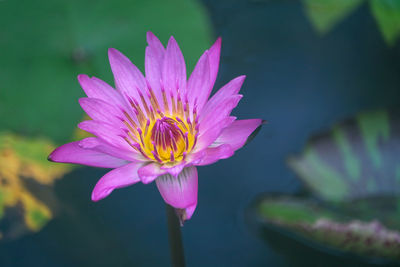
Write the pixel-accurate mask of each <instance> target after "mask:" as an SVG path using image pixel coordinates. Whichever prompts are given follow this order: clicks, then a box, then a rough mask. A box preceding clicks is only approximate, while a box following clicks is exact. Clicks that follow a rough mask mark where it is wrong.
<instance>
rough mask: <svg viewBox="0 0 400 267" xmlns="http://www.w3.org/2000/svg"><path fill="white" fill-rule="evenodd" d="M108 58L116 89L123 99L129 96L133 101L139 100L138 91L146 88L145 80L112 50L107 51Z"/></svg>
mask: <svg viewBox="0 0 400 267" xmlns="http://www.w3.org/2000/svg"><path fill="white" fill-rule="evenodd" d="M108 57H109V60H110V65H111V69H112V72H113V74H114V80H115V85H116V87H117V89H118V90H120V91H121V93H122V95H123V96H124V97H127V96H130V97H133V98H134V99H140V98H139V97H140V96H139V94H138V90H144V88H146V80H145V79H144V77H143V74H142V73H141V72H140V70H139V69H138V68H137V67H136V66H135V65H133V63H132V62H131V61H130V60H129V59H128V58H127V57H125V56H124V55H123V54H122V53H121V52H119V51H118V50H116V49H114V48H110V49H108Z"/></svg>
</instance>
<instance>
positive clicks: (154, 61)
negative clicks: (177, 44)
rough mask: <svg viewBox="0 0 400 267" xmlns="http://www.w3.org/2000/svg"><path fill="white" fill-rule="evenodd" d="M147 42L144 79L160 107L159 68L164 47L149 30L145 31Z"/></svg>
mask: <svg viewBox="0 0 400 267" xmlns="http://www.w3.org/2000/svg"><path fill="white" fill-rule="evenodd" d="M147 43H148V44H149V46H147V47H146V56H145V71H146V79H147V81H148V82H149V84H150V86H151V88H152V89H153V91H154V94H155V95H156V97H157V100H158V103H159V104H160V105H161V107H163V106H164V103H163V98H162V93H161V84H160V81H161V78H162V74H161V70H162V66H163V62H164V54H165V48H164V46H163V45H162V44H161V42H160V40H158V38H157V37H156V36H155V35H154V34H153V33H151V32H147Z"/></svg>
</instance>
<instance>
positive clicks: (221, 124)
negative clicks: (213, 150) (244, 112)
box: [194, 117, 236, 152]
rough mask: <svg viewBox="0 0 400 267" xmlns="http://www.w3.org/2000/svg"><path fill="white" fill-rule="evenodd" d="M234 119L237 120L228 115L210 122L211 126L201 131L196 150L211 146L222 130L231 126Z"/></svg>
mask: <svg viewBox="0 0 400 267" xmlns="http://www.w3.org/2000/svg"><path fill="white" fill-rule="evenodd" d="M234 120H236V117H226V118H223V119H221V120H216V121H215V122H214V123H213V124H210V125H209V128H208V129H207V130H206V131H203V132H201V134H200V135H199V137H198V138H197V144H196V147H195V149H194V152H198V151H201V150H203V149H205V148H207V147H208V146H210V145H211V144H212V143H213V142H214V141H215V140H216V139H217V138H218V136H219V135H220V134H221V132H222V130H223V129H224V128H225V127H227V126H229V125H230V124H231V123H232V122H233V121H234Z"/></svg>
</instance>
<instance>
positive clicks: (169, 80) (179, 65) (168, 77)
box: [162, 36, 187, 98]
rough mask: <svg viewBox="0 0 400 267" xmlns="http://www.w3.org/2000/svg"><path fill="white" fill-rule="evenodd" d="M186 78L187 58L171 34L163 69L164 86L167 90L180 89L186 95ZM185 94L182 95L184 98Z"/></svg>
mask: <svg viewBox="0 0 400 267" xmlns="http://www.w3.org/2000/svg"><path fill="white" fill-rule="evenodd" d="M186 79H187V78H186V65H185V59H184V58H183V55H182V52H181V49H180V48H179V46H178V44H177V43H176V41H175V39H174V37H172V36H171V38H170V39H169V41H168V45H167V51H166V53H165V58H164V62H163V69H162V80H163V83H164V86H165V88H166V90H171V91H172V92H176V91H177V89H179V90H180V92H181V93H182V94H183V95H185V93H186ZM175 95H176V94H175ZM183 95H181V97H182V98H183Z"/></svg>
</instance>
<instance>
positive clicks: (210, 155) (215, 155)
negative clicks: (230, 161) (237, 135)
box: [195, 144, 234, 166]
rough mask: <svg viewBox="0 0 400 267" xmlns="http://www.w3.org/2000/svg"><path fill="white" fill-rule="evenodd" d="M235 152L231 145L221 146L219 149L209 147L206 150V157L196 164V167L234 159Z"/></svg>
mask: <svg viewBox="0 0 400 267" xmlns="http://www.w3.org/2000/svg"><path fill="white" fill-rule="evenodd" d="M233 154H234V150H233V149H232V147H231V146H230V145H226V144H224V145H220V146H218V147H209V148H206V149H205V153H204V156H202V158H201V160H200V161H198V162H197V163H195V165H196V166H204V165H209V164H213V163H215V162H217V161H218V160H220V159H227V158H229V157H232V156H233Z"/></svg>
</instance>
